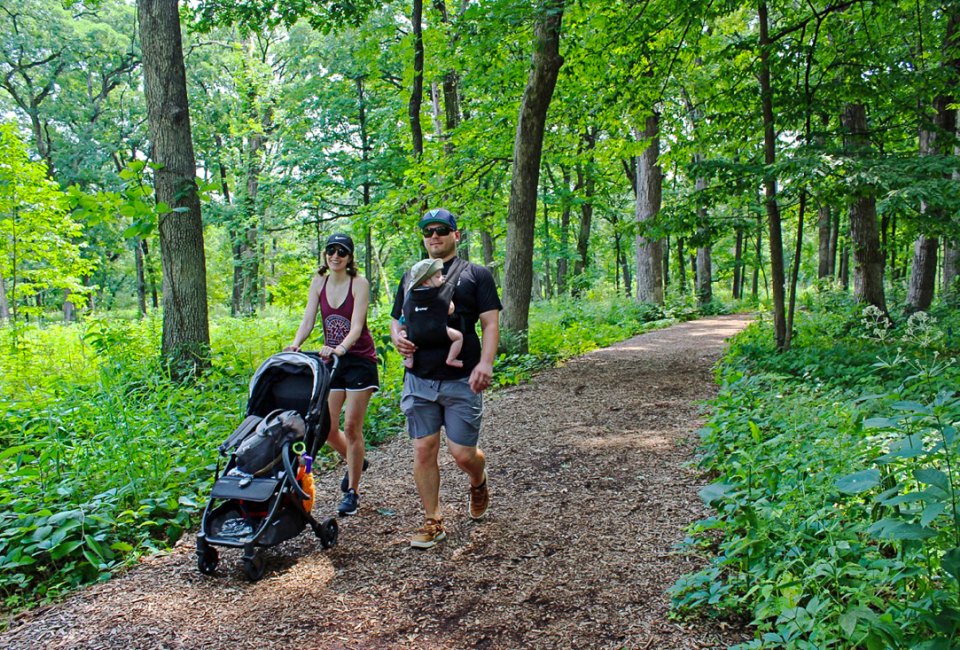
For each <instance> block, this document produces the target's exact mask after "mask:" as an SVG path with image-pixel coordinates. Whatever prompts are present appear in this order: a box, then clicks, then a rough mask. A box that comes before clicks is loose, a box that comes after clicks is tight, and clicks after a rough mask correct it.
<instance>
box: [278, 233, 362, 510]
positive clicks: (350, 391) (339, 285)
mask: <svg viewBox="0 0 960 650" xmlns="http://www.w3.org/2000/svg"><path fill="white" fill-rule="evenodd" d="M323 259H324V262H323V264H322V265H321V266H320V269H319V270H318V271H317V274H316V275H314V276H313V281H312V282H311V283H310V295H309V297H308V298H307V308H306V310H305V311H304V313H303V322H301V323H300V328H299V329H298V330H297V334H296V336H294V337H293V343H292V344H291V345H289V346H287V347H286V348H284V350H285V351H292V352H299V351H300V346H301V345H303V343H304V342H305V341H306V340H307V338H308V337H309V336H310V332H312V331H313V326H314V323H315V322H316V319H317V309H318V308H319V310H320V317H321V319H322V320H323V347H321V348H320V356H321V357H322V358H323V359H329V358H330V356H331V355H334V354H335V355H337V356H338V357H340V365H339V367H338V369H337V372H336V375H335V376H334V378H333V381H332V382H331V384H330V397H329V401H328V405H329V410H330V435H329V436H327V443H329V445H330V446H331V447H332V448H333V449H335V450H336V451H337V452H338V453H339V454H340V455H341V456H343V457H344V458H346V459H347V474H346V475H345V476H344V477H343V481H342V482H341V484H340V489H341V490H343V492H344V495H343V500H342V501H341V502H340V506H339V507H338V508H337V512H339V513H340V515H341V516H348V515H355V514H357V509H358V508H359V504H360V496H359V487H360V476H361V475H362V474H363V470H364V469H366V465H367V462H366V461H365V460H364V458H363V453H364V441H363V420H364V418H365V417H366V415H367V406H368V405H369V403H370V397H371V396H372V395H373V394H374V393H375V392H376V391H377V390H379V389H380V379H379V376H378V373H377V352H376V349H375V347H374V344H373V337H372V336H370V330H369V329H368V328H367V307H368V306H369V305H370V283H369V282H367V280H366V279H365V278H363V277H361V276H358V275H357V267H356V266H355V265H354V263H353V240H352V239H351V238H350V237H349V236H347V235H344V234H341V233H336V234H333V235H330V237H329V238H328V239H327V245H326V248H325V249H324V256H323ZM328 271H329V272H330V275H329V277H328V276H327V272H328ZM344 409H345V415H344V422H343V430H341V429H340V426H339V425H340V413H341V411H342V410H344Z"/></svg>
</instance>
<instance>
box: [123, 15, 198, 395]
mask: <svg viewBox="0 0 960 650" xmlns="http://www.w3.org/2000/svg"><path fill="white" fill-rule="evenodd" d="M137 13H138V17H139V20H140V39H141V42H142V44H143V76H144V89H145V93H146V99H147V118H148V121H149V124H150V141H151V144H152V150H151V158H152V159H153V165H154V169H155V178H156V182H155V185H156V195H157V201H158V203H159V202H162V203H165V204H166V205H168V206H170V208H171V210H170V212H167V213H165V214H162V215H161V216H160V222H159V228H158V230H159V235H160V254H161V257H162V259H163V342H162V348H161V351H162V354H163V356H164V357H165V358H166V359H167V361H168V362H169V364H170V368H171V372H172V374H173V376H174V377H176V378H186V377H188V376H190V375H192V374H194V373H195V372H196V371H197V370H199V369H200V368H202V367H204V366H205V365H206V364H207V363H209V346H210V332H209V325H208V323H207V288H206V266H205V257H204V250H203V223H202V220H201V215H200V197H199V196H198V194H197V183H196V162H195V159H194V155H193V142H192V140H191V132H190V108H189V105H188V103H187V85H186V70H185V69H184V65H183V46H182V41H181V36H180V16H179V12H178V7H177V0H138V1H137Z"/></svg>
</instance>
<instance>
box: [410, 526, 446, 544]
mask: <svg viewBox="0 0 960 650" xmlns="http://www.w3.org/2000/svg"><path fill="white" fill-rule="evenodd" d="M446 538H447V531H445V530H444V529H443V520H442V519H427V520H426V521H425V522H424V523H423V526H422V527H421V528H420V530H418V531H417V534H416V535H414V536H413V538H412V539H411V540H410V546H412V547H414V548H432V547H434V546H436V545H437V542H442V541H443V540H445V539H446Z"/></svg>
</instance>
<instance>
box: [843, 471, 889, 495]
mask: <svg viewBox="0 0 960 650" xmlns="http://www.w3.org/2000/svg"><path fill="white" fill-rule="evenodd" d="M834 485H836V487H837V489H838V490H840V491H841V492H843V493H844V494H860V493H861V492H866V491H867V490H871V489H873V488H875V487H877V486H878V485H880V470H878V469H865V470H861V471H859V472H854V473H853V474H847V475H846V476H841V477H840V478H838V479H837V480H836V481H834Z"/></svg>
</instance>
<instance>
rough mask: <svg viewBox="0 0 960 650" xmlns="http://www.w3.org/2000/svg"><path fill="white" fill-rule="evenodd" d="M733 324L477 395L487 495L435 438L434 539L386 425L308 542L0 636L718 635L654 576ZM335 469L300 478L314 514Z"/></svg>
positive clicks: (670, 536)
mask: <svg viewBox="0 0 960 650" xmlns="http://www.w3.org/2000/svg"><path fill="white" fill-rule="evenodd" d="M747 322H748V319H747V318H746V317H743V316H721V317H715V318H706V319H702V320H699V321H695V322H691V323H684V324H681V325H677V326H674V327H671V328H669V329H665V330H661V331H657V332H651V333H649V334H644V335H642V336H638V337H635V338H633V339H630V340H628V341H624V342H621V343H619V344H617V345H615V346H613V347H610V348H605V349H602V350H597V351H595V352H592V353H590V354H587V355H585V356H582V357H579V358H577V359H574V360H572V361H570V362H569V363H567V364H566V365H565V366H563V367H561V368H556V369H553V370H550V371H547V372H544V373H541V374H539V375H538V376H537V377H536V378H535V379H534V380H533V381H531V382H530V383H528V384H526V385H523V386H519V387H515V388H512V389H507V390H502V391H499V392H497V393H495V394H492V395H490V396H489V397H488V399H487V402H486V417H485V420H484V429H483V433H482V435H481V446H482V447H483V448H484V450H485V451H486V453H487V457H488V459H489V480H490V486H491V496H492V501H491V509H490V512H489V514H488V515H487V517H486V519H485V520H483V521H481V522H472V521H470V520H469V519H468V518H467V517H466V515H465V506H466V498H467V494H466V487H467V485H466V479H465V477H464V476H463V474H461V473H460V472H459V471H458V470H457V469H456V467H455V466H454V465H453V463H452V460H451V459H450V457H449V455H448V454H446V452H445V451H442V452H441V457H442V466H441V473H442V479H443V485H442V488H441V491H442V492H441V494H442V498H443V502H444V504H445V505H444V508H445V517H446V522H447V526H448V538H447V540H446V542H445V543H443V544H442V545H441V546H439V547H437V548H434V549H431V550H427V551H418V550H415V549H411V548H410V547H409V544H408V538H409V536H410V534H411V533H412V532H413V531H414V530H415V529H416V528H417V527H418V526H419V524H420V512H419V506H418V500H417V496H416V492H415V490H414V488H413V481H412V477H411V453H410V445H409V442H408V441H407V440H406V438H405V436H404V437H403V438H402V439H398V440H396V441H394V442H392V443H390V444H387V445H384V446H382V447H379V448H377V449H375V450H373V451H372V452H371V453H370V460H371V464H372V466H371V469H370V471H369V472H368V473H367V474H366V475H365V476H364V483H363V486H362V487H363V495H362V500H361V511H360V515H359V516H357V517H353V518H349V519H346V520H342V521H341V534H340V543H339V544H338V545H337V546H336V547H335V548H333V549H331V550H328V551H323V550H322V549H321V548H320V545H319V543H318V541H317V540H316V539H315V538H314V537H313V535H312V534H311V533H310V531H309V529H307V530H306V531H304V533H302V534H301V535H300V536H299V537H297V538H296V539H294V540H291V541H290V542H287V543H285V544H282V545H280V546H278V547H275V548H273V549H269V550H268V551H267V554H268V555H267V557H268V561H269V565H268V566H269V568H268V571H267V574H266V576H265V577H264V579H263V580H261V581H260V582H257V583H250V582H248V581H247V579H246V577H245V575H244V573H243V569H242V565H241V562H240V552H239V551H234V550H224V551H223V552H222V554H221V562H220V568H219V571H218V574H217V575H216V576H213V577H208V576H204V575H201V574H200V573H199V572H198V571H197V568H196V561H195V557H194V554H193V550H194V549H193V538H192V537H188V538H185V539H184V541H183V542H182V543H181V544H180V545H178V547H177V548H176V549H175V550H174V551H173V552H172V553H170V554H168V555H165V556H156V557H152V558H148V559H146V560H144V561H143V562H142V563H141V564H140V565H139V566H137V567H135V568H134V569H132V570H131V571H129V572H127V573H126V574H124V575H122V576H120V577H118V578H116V579H114V580H112V581H110V582H108V583H106V584H102V585H97V586H94V587H91V588H88V589H85V590H83V591H82V592H80V593H78V594H76V595H75V596H73V597H71V598H70V599H68V600H67V601H65V602H64V603H61V604H59V605H56V606H51V607H48V608H44V609H41V610H38V611H35V612H32V613H30V614H27V615H25V616H23V617H21V618H20V619H18V620H16V621H14V622H13V623H12V625H11V627H10V629H9V630H8V631H7V632H6V633H5V634H3V635H2V636H0V648H18V649H19V648H41V647H42V648H117V649H120V648H123V649H126V648H137V649H140V648H190V649H193V648H204V649H223V650H241V649H245V648H251V649H252V648H258V649H259V648H279V647H290V648H294V647H296V648H310V649H313V648H325V649H326V648H331V649H332V648H449V649H462V648H503V649H515V648H544V649H547V648H549V649H553V648H611V649H612V648H634V649H643V648H657V649H660V648H723V647H727V646H728V645H730V644H732V643H735V642H737V641H741V640H743V639H742V637H740V636H739V635H738V633H737V632H736V631H735V630H727V629H721V628H714V627H708V626H707V625H706V624H697V625H689V624H681V623H676V622H673V621H670V620H669V619H668V617H667V612H668V606H669V599H668V597H667V596H666V595H665V590H666V589H667V587H669V586H670V585H671V584H673V582H674V581H675V580H676V579H677V577H679V576H680V575H681V574H682V573H684V572H687V571H689V570H692V569H694V568H696V567H695V561H694V560H692V559H691V558H688V557H685V556H683V555H681V554H679V553H677V552H676V551H675V550H674V545H675V544H676V543H677V542H678V541H680V540H681V539H682V538H683V536H684V530H685V527H686V526H687V525H688V524H689V523H690V522H692V521H694V520H696V519H698V518H700V517H701V516H703V514H704V510H703V507H702V505H701V503H700V500H699V499H698V498H697V489H698V488H699V487H700V485H701V483H702V481H701V479H700V478H698V477H697V475H696V473H695V472H694V471H693V470H691V469H690V468H689V467H688V465H687V463H688V461H689V460H690V458H691V455H692V451H693V445H694V442H695V440H694V438H695V436H694V435H693V433H692V432H694V431H696V429H697V428H698V427H699V426H700V425H701V422H702V414H701V408H702V403H701V402H702V400H705V399H709V398H710V397H712V396H713V395H714V394H715V390H716V389H715V386H714V383H713V379H712V374H711V367H712V366H713V364H714V363H715V362H716V360H717V359H718V358H719V356H720V354H721V352H722V350H723V345H724V339H725V338H727V337H729V336H731V335H733V334H734V333H736V332H737V331H739V330H740V329H741V328H743V327H744V326H745V325H746V324H747ZM339 479H340V473H339V471H335V472H328V473H326V474H323V475H321V476H319V477H318V499H317V501H318V503H317V505H316V506H315V509H314V512H315V513H317V514H324V513H332V512H333V511H334V508H335V507H336V503H337V499H338V497H339V490H338V488H337V485H338V483H339Z"/></svg>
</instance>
